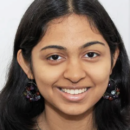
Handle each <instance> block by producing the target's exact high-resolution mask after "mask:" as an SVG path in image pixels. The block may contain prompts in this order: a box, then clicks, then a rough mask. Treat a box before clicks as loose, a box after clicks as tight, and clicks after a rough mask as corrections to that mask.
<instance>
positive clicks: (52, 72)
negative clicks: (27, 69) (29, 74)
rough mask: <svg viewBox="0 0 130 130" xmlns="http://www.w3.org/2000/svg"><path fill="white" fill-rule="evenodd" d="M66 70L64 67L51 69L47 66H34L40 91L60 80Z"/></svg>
mask: <svg viewBox="0 0 130 130" xmlns="http://www.w3.org/2000/svg"><path fill="white" fill-rule="evenodd" d="M63 70H64V66H63V65H62V66H54V67H52V66H51V67H50V66H48V65H46V64H43V63H42V64H36V63H34V64H33V74H34V78H35V80H36V82H37V85H38V87H39V89H40V88H41V86H43V87H51V86H52V85H53V84H54V83H55V82H57V81H58V80H59V78H60V77H61V75H62V73H63Z"/></svg>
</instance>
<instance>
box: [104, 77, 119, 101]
mask: <svg viewBox="0 0 130 130" xmlns="http://www.w3.org/2000/svg"><path fill="white" fill-rule="evenodd" d="M119 94H120V89H119V88H118V87H117V85H116V83H115V81H114V80H113V79H110V81H109V83H108V87H107V90H106V92H105V94H104V95H103V98H104V99H108V100H114V99H117V98H118V97H119Z"/></svg>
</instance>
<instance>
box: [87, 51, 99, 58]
mask: <svg viewBox="0 0 130 130" xmlns="http://www.w3.org/2000/svg"><path fill="white" fill-rule="evenodd" d="M97 56H99V54H97V53H95V52H89V53H87V54H86V55H85V57H88V58H94V57H97Z"/></svg>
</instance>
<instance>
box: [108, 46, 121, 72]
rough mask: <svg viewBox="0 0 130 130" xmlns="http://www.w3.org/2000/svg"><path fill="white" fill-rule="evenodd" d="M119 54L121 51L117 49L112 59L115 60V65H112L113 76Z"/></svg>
mask: <svg viewBox="0 0 130 130" xmlns="http://www.w3.org/2000/svg"><path fill="white" fill-rule="evenodd" d="M119 53H120V51H119V49H118V48H117V49H116V51H115V53H114V55H113V57H112V58H113V64H112V68H111V73H110V74H112V70H113V68H114V67H115V64H116V61H117V59H118V56H119Z"/></svg>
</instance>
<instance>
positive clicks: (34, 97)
mask: <svg viewBox="0 0 130 130" xmlns="http://www.w3.org/2000/svg"><path fill="white" fill-rule="evenodd" d="M24 96H25V97H26V98H27V99H28V100H29V101H32V102H35V101H38V100H40V99H41V95H40V93H39V91H38V89H37V86H36V84H35V83H34V82H33V80H30V81H29V82H28V83H27V85H26V87H25V90H24Z"/></svg>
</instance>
